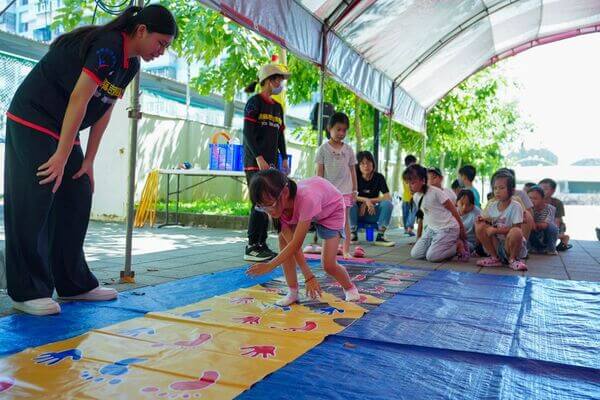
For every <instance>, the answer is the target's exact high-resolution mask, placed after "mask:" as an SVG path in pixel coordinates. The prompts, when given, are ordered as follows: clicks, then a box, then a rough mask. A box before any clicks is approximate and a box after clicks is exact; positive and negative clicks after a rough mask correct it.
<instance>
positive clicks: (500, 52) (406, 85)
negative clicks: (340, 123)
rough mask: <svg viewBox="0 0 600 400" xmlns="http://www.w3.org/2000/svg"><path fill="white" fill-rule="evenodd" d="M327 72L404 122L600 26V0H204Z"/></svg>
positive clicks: (412, 122)
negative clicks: (483, 73) (496, 67)
mask: <svg viewBox="0 0 600 400" xmlns="http://www.w3.org/2000/svg"><path fill="white" fill-rule="evenodd" d="M200 1H201V2H202V3H204V4H205V5H207V6H208V7H211V8H213V9H215V10H217V11H220V12H221V13H222V14H224V15H225V16H227V17H229V18H231V19H232V20H234V21H236V22H238V23H240V24H242V25H244V26H246V27H248V28H250V29H252V30H254V31H256V32H258V33H259V34H261V35H263V36H265V37H266V38H268V39H270V40H273V41H275V42H277V43H279V44H280V45H282V46H284V47H285V48H287V49H288V50H290V51H292V52H293V53H295V54H297V55H298V56H300V57H303V58H305V59H308V60H310V61H312V62H314V63H316V64H318V65H323V66H324V67H325V70H326V72H327V73H329V74H330V75H331V76H333V77H334V78H335V79H337V80H338V81H339V82H341V83H343V84H344V85H346V86H347V87H348V88H349V89H351V90H352V91H354V92H355V93H356V94H357V95H359V96H361V97H362V98H364V99H365V100H366V101H368V102H369V103H371V104H372V105H373V106H375V107H376V108H378V109H379V110H381V111H383V112H385V113H386V114H390V113H391V115H392V117H393V118H394V119H395V120H396V121H398V122H400V123H401V124H403V125H405V126H408V127H409V128H412V129H414V130H417V131H421V132H423V131H425V114H426V112H427V110H428V109H430V108H431V107H432V106H434V105H435V104H436V103H437V101H438V100H440V99H441V98H442V97H443V96H444V95H445V94H446V93H448V92H449V91H450V90H451V89H452V88H454V87H455V86H456V85H458V84H459V83H460V82H462V81H463V80H464V79H466V78H467V77H469V76H470V75H471V74H473V73H474V72H476V71H478V70H479V69H481V68H483V67H485V66H488V65H490V64H493V63H494V62H496V61H498V60H500V59H502V58H505V57H508V56H511V55H514V54H517V53H519V52H521V51H524V50H526V49H528V48H531V47H533V46H536V45H540V44H546V43H549V42H552V41H556V40H561V39H565V38H568V37H572V36H576V35H580V34H585V33H592V32H598V31H600V0H443V1H440V0H200Z"/></svg>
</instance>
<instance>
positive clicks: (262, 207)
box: [254, 183, 287, 213]
mask: <svg viewBox="0 0 600 400" xmlns="http://www.w3.org/2000/svg"><path fill="white" fill-rule="evenodd" d="M286 186H287V183H286V184H285V186H284V187H283V189H281V192H279V195H278V196H277V198H276V199H275V201H274V202H273V204H271V205H268V206H266V205H258V204H257V205H255V206H254V209H255V210H256V211H260V212H264V213H266V212H269V211H272V210H274V209H275V208H276V207H277V203H278V202H279V200H280V199H281V195H282V194H283V191H284V190H285V187H286Z"/></svg>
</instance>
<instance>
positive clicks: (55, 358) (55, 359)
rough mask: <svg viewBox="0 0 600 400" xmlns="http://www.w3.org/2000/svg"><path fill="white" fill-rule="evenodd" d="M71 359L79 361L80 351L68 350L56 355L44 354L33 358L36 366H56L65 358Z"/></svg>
mask: <svg viewBox="0 0 600 400" xmlns="http://www.w3.org/2000/svg"><path fill="white" fill-rule="evenodd" d="M69 357H70V358H71V359H72V360H73V361H78V360H81V350H79V349H69V350H65V351H60V352H56V353H52V352H51V353H44V354H40V355H39V356H37V357H36V358H35V362H36V364H46V365H54V364H58V363H59V362H61V361H62V360H64V359H65V358H69Z"/></svg>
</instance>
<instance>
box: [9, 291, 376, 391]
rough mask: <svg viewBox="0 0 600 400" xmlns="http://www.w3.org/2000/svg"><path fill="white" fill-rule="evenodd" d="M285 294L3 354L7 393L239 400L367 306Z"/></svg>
mask: <svg viewBox="0 0 600 400" xmlns="http://www.w3.org/2000/svg"><path fill="white" fill-rule="evenodd" d="M280 296H281V289H280V288H274V287H263V286H254V287H251V288H248V289H241V290H237V291H235V292H231V293H228V294H226V295H223V296H218V297H214V298H211V299H207V300H204V301H201V302H199V303H195V304H190V305H187V306H185V307H180V308H175V309H172V310H169V311H167V312H155V313H148V314H146V316H144V317H142V318H136V319H132V320H128V321H125V322H122V323H119V324H116V325H112V326H109V327H106V328H103V329H98V330H93V331H90V332H88V333H86V334H84V335H81V336H78V337H75V338H72V339H69V340H64V341H61V342H56V343H52V344H48V345H45V346H40V347H37V348H32V349H27V350H25V351H23V352H21V353H19V354H15V355H13V356H11V357H7V358H4V359H0V387H4V388H8V387H9V386H10V390H6V391H5V392H4V393H2V394H0V397H1V398H8V399H21V398H33V399H44V400H48V399H128V400H131V399H196V398H202V399H228V398H233V397H235V396H236V395H238V394H240V393H242V392H243V391H245V390H247V389H248V388H250V386H252V384H254V383H256V382H258V381H260V380H262V379H263V378H264V377H265V376H266V375H268V374H270V373H272V372H274V371H276V370H277V369H279V368H281V367H282V366H284V365H285V364H287V363H289V362H291V361H293V360H294V359H296V358H297V357H299V356H300V355H302V354H304V353H305V352H306V351H308V350H310V349H311V348H313V347H314V346H316V345H317V344H319V343H320V342H321V341H323V339H324V338H325V337H326V336H327V335H330V334H334V333H337V332H339V331H341V330H343V329H344V323H342V322H339V321H341V320H346V321H347V320H354V319H357V318H360V317H361V316H362V315H363V314H364V313H365V312H366V309H365V308H364V307H362V306H361V305H360V304H355V303H348V302H345V301H342V300H340V299H339V298H337V297H335V296H333V295H331V294H328V293H324V295H323V297H322V299H321V303H317V305H316V306H314V305H313V306H311V307H307V306H303V305H293V306H291V307H278V306H275V305H274V302H275V301H276V300H277V299H279V298H280ZM361 300H362V301H363V302H364V303H366V304H368V303H370V304H379V303H381V302H383V300H381V299H378V298H376V297H372V296H370V295H364V296H363V298H362V299H361ZM48 322H49V324H48V329H52V325H51V319H49V320H48ZM3 385H4V386H3ZM3 396H5V397H3Z"/></svg>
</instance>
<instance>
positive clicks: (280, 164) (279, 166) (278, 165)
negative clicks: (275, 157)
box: [277, 154, 292, 172]
mask: <svg viewBox="0 0 600 400" xmlns="http://www.w3.org/2000/svg"><path fill="white" fill-rule="evenodd" d="M287 161H288V167H289V168H290V171H291V170H292V155H291V154H288V156H287ZM282 164H283V158H282V157H281V154H279V162H278V164H277V167H278V168H279V170H280V171H281V172H285V171H283V168H282Z"/></svg>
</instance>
